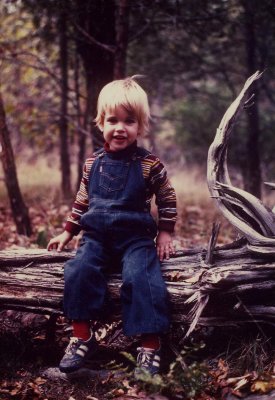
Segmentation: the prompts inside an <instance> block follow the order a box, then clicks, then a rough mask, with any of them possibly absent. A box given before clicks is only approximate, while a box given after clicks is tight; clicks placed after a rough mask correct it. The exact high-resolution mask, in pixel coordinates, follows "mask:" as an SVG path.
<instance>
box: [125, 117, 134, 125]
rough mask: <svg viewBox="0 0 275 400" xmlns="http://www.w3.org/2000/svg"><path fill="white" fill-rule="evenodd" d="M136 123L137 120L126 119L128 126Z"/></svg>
mask: <svg viewBox="0 0 275 400" xmlns="http://www.w3.org/2000/svg"><path fill="white" fill-rule="evenodd" d="M135 122H136V120H135V119H134V118H127V119H126V123H127V124H134V123H135Z"/></svg>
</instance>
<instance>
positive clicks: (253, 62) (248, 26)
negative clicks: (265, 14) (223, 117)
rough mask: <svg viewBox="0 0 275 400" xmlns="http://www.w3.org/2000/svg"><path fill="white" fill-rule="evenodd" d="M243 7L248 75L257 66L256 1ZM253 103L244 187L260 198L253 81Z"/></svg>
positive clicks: (256, 121)
mask: <svg viewBox="0 0 275 400" xmlns="http://www.w3.org/2000/svg"><path fill="white" fill-rule="evenodd" d="M242 3H243V8H244V35H245V48H246V65H247V72H248V76H251V75H252V74H253V73H254V72H255V71H256V70H257V69H258V68H259V67H258V65H257V56H256V50H257V40H256V33H255V13H257V2H255V1H254V0H242ZM253 92H254V95H255V97H254V99H255V102H254V105H253V107H252V109H251V110H248V112H247V125H248V137H247V142H246V149H247V165H246V179H245V189H246V190H247V191H248V192H250V193H252V194H254V195H255V196H257V197H258V198H261V163H260V148H259V137H260V122H259V109H258V108H259V107H258V101H257V100H258V87H257V83H255V85H254V88H253Z"/></svg>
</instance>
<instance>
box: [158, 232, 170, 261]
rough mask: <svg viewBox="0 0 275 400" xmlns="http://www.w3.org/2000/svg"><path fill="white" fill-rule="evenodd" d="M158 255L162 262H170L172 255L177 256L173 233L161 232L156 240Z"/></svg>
mask: <svg viewBox="0 0 275 400" xmlns="http://www.w3.org/2000/svg"><path fill="white" fill-rule="evenodd" d="M156 244H157V254H158V256H159V259H160V261H163V260H164V259H166V260H169V258H170V255H171V254H175V248H174V245H173V241H172V236H171V233H169V232H166V231H159V233H158V235H157V239H156Z"/></svg>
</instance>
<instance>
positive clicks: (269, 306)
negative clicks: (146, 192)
mask: <svg viewBox="0 0 275 400" xmlns="http://www.w3.org/2000/svg"><path fill="white" fill-rule="evenodd" d="M73 256H74V253H73V252H62V253H57V252H47V251H46V250H39V249H32V250H16V251H14V250H7V251H1V252H0V282H1V283H0V307H1V308H2V309H16V310H21V311H32V312H36V313H44V314H61V313H62V295H63V266H64V262H65V261H66V260H68V259H70V258H71V257H73ZM206 257H207V251H206V250H205V249H193V250H180V251H177V253H176V255H175V257H173V258H170V260H166V261H164V262H163V263H162V271H163V275H164V279H165V281H166V283H167V287H168V291H169V294H170V300H171V310H172V319H173V321H175V322H179V323H182V324H183V325H184V326H186V327H187V326H189V325H190V324H192V323H193V322H194V320H195V318H196V317H197V318H196V319H197V321H196V323H197V322H198V324H200V325H203V326H214V325H220V326H222V325H234V326H236V325H240V324H243V323H247V322H251V323H268V324H272V325H275V313H274V311H275V306H274V305H275V302H274V288H275V274H274V268H275V259H274V257H273V256H271V257H269V256H268V255H266V254H264V255H262V254H259V255H258V256H257V257H255V253H251V251H250V250H249V249H248V248H247V246H246V244H243V243H239V244H238V245H236V244H235V245H230V246H224V247H223V248H216V249H215V250H214V251H213V254H212V261H213V262H214V264H212V265H207V264H206V263H205V260H206ZM120 286H121V276H120V274H118V273H117V274H112V275H110V276H109V284H108V287H109V292H110V297H111V301H112V304H113V307H112V313H111V315H107V316H106V318H107V320H108V319H111V320H118V319H119V318H120V314H121V313H120V295H119V291H120ZM201 304H203V309H204V310H201V311H198V309H199V308H200V307H201ZM202 311H203V315H201V313H202ZM198 313H199V314H198ZM199 316H200V318H198V317H199Z"/></svg>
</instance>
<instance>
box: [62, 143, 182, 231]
mask: <svg viewBox="0 0 275 400" xmlns="http://www.w3.org/2000/svg"><path fill="white" fill-rule="evenodd" d="M135 147H136V146H135ZM146 153H147V154H145V155H144V156H141V157H139V158H140V163H141V168H142V173H143V178H144V181H145V187H146V206H147V208H148V209H149V210H150V206H151V201H152V197H153V195H155V196H156V205H157V208H158V229H159V230H164V231H168V232H173V231H174V227H175V223H176V217H177V210H176V194H175V190H174V189H173V187H172V186H171V184H170V182H169V180H168V178H167V172H166V170H165V168H164V166H163V164H162V163H161V162H160V160H159V158H158V157H156V156H155V155H153V154H152V153H150V152H146ZM97 157H98V154H97V153H95V154H93V156H92V157H90V158H88V159H87V160H86V162H85V165H84V169H83V176H82V180H81V183H80V188H79V190H78V192H77V195H76V199H75V202H74V204H73V207H72V211H71V214H70V216H69V217H68V219H67V222H66V226H65V230H66V231H68V232H70V233H72V234H73V235H77V234H78V233H79V232H80V230H81V225H80V218H81V216H82V215H83V214H85V212H87V211H88V208H89V194H88V188H89V179H90V172H91V168H92V165H93V163H94V161H95V160H96V158H97Z"/></svg>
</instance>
